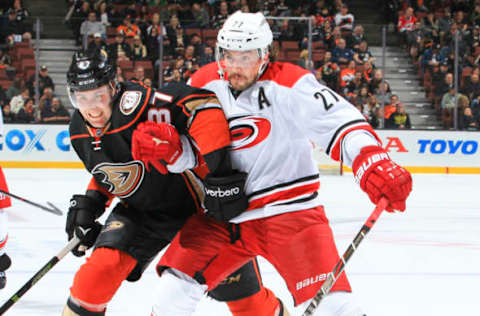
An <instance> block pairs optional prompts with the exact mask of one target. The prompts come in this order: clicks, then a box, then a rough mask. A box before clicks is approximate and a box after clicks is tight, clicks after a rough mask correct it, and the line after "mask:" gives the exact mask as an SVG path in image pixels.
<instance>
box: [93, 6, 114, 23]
mask: <svg viewBox="0 0 480 316" xmlns="http://www.w3.org/2000/svg"><path fill="white" fill-rule="evenodd" d="M97 14H98V16H99V17H100V22H101V23H102V24H103V25H104V26H105V27H109V26H110V25H112V24H111V23H110V13H109V12H108V5H107V2H105V1H102V2H100V4H99V5H98V11H97Z"/></svg>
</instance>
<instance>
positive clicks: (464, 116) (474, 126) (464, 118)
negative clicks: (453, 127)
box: [458, 106, 479, 131]
mask: <svg viewBox="0 0 480 316" xmlns="http://www.w3.org/2000/svg"><path fill="white" fill-rule="evenodd" d="M458 123H459V124H458V128H459V129H461V130H466V131H477V130H478V126H479V122H478V120H477V119H476V118H475V117H474V115H473V113H472V109H471V108H470V107H468V106H467V107H466V108H464V109H463V112H462V113H461V114H460V117H459V120H458Z"/></svg>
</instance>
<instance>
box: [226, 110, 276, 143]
mask: <svg viewBox="0 0 480 316" xmlns="http://www.w3.org/2000/svg"><path fill="white" fill-rule="evenodd" d="M228 124H229V126H230V135H231V138H232V150H240V149H246V148H250V147H253V146H255V145H258V144H260V143H261V142H262V141H264V140H265V139H266V138H267V137H268V135H269V134H270V131H271V129H272V124H271V123H270V121H269V120H268V119H266V118H264V117H259V116H248V115H247V116H240V117H232V118H230V119H229V120H228Z"/></svg>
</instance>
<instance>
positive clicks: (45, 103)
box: [38, 87, 53, 113]
mask: <svg viewBox="0 0 480 316" xmlns="http://www.w3.org/2000/svg"><path fill="white" fill-rule="evenodd" d="M52 100H53V90H52V88H49V87H46V88H45V89H43V94H42V96H41V97H40V101H39V104H38V109H39V111H40V113H41V112H42V111H43V109H45V108H48V107H50V106H51V105H52Z"/></svg>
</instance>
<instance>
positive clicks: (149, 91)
mask: <svg viewBox="0 0 480 316" xmlns="http://www.w3.org/2000/svg"><path fill="white" fill-rule="evenodd" d="M151 94H152V88H148V90H147V96H146V97H145V101H144V102H143V105H142V107H141V108H140V110H139V111H138V113H137V116H135V118H134V119H133V120H131V121H130V122H129V123H128V124H125V125H123V126H121V127H119V128H116V129H114V130H111V131H109V132H107V133H106V134H115V133H118V132H121V131H123V130H125V129H127V128H129V127H130V126H132V125H133V124H135V122H136V121H137V120H138V119H139V118H140V116H141V115H142V113H143V111H145V108H146V107H147V104H148V101H149V100H150V95H151Z"/></svg>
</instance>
